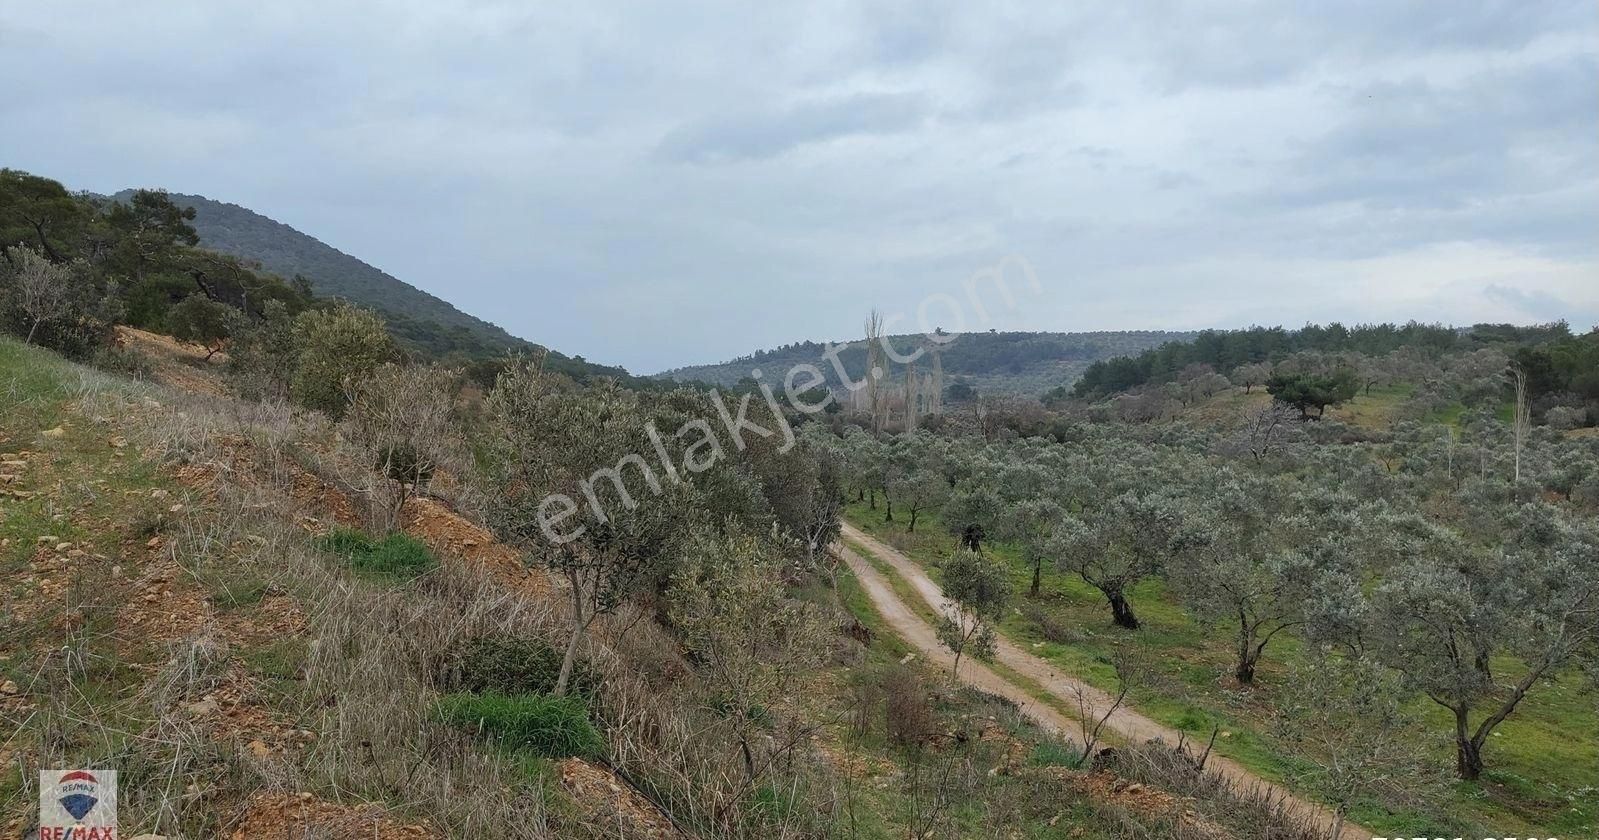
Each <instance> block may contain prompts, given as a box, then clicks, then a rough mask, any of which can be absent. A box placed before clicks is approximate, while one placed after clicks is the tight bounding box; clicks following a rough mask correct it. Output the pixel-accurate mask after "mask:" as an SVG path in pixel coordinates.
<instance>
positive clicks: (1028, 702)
mask: <svg viewBox="0 0 1599 840" xmlns="http://www.w3.org/2000/svg"><path fill="white" fill-rule="evenodd" d="M843 535H844V537H845V538H847V539H850V540H853V541H855V542H857V543H860V544H861V545H863V546H865V547H866V548H867V550H869V551H871V552H872V554H873V555H874V556H875V557H877V559H879V560H881V561H883V562H884V563H886V564H888V566H889V567H890V568H892V569H893V570H894V572H895V573H896V574H898V575H899V576H900V577H902V578H904V579H905V580H906V581H908V582H909V583H910V584H911V586H912V587H913V588H914V589H915V590H916V592H917V594H919V595H920V596H921V597H922V599H923V600H924V601H926V602H927V603H928V604H930V605H931V606H932V607H933V608H934V609H935V610H942V609H943V608H944V605H945V603H947V602H946V601H945V599H944V593H943V591H942V590H941V589H939V587H938V584H936V583H934V582H933V580H932V579H931V578H929V577H928V576H927V574H926V573H925V572H923V571H922V568H921V566H919V565H917V564H916V562H915V561H913V560H911V559H910V558H909V557H906V556H905V555H904V554H902V553H900V552H899V551H898V550H897V549H895V548H894V547H893V546H890V545H887V544H886V543H883V542H881V541H879V540H877V539H875V538H874V537H871V536H869V535H868V534H866V533H865V532H863V531H861V530H860V529H858V528H856V527H854V526H852V525H850V524H848V523H845V524H844V534H843ZM839 551H840V553H841V554H842V555H843V557H844V560H845V562H847V563H848V564H849V567H850V570H851V571H853V572H854V573H855V576H856V578H857V579H859V580H860V582H861V587H862V588H863V589H864V590H865V591H866V594H867V595H868V596H869V597H870V598H871V599H872V604H873V605H874V606H875V607H877V610H878V612H880V613H882V615H883V618H884V620H886V621H887V622H888V623H889V624H890V625H891V626H892V627H893V628H894V631H895V632H896V633H898V634H900V636H902V637H903V638H904V639H905V641H906V643H907V644H910V645H912V646H913V647H915V648H917V649H918V650H919V651H920V653H921V655H922V656H924V657H925V658H927V659H929V660H931V661H933V662H935V663H938V664H940V665H943V666H944V667H946V668H947V667H949V665H950V663H951V661H952V660H953V657H952V655H951V654H950V653H949V651H948V650H945V649H944V647H943V646H942V645H940V644H939V643H938V637H937V634H935V633H934V631H933V628H932V627H931V626H930V625H928V623H927V622H926V621H924V620H923V619H922V617H921V616H920V615H918V614H917V613H916V611H915V610H914V609H912V607H911V605H908V604H906V603H905V602H904V601H903V600H901V599H900V597H899V595H898V594H897V593H895V591H894V589H893V587H892V586H891V585H890V584H889V582H888V581H887V580H886V579H885V578H884V577H883V575H882V574H881V573H879V572H878V571H877V569H876V568H875V567H874V566H873V565H872V564H871V563H870V562H868V561H867V560H866V559H865V558H863V557H861V556H860V554H858V553H857V552H855V551H852V550H851V549H850V548H849V546H848V545H847V544H845V543H842V542H841V543H840V544H839ZM995 659H996V661H998V662H999V663H1000V664H1002V665H1004V666H1005V667H1006V668H1009V669H1010V670H1012V671H1014V672H1015V673H1017V674H1020V675H1021V676H1023V677H1025V678H1027V679H1029V680H1031V681H1033V682H1034V683H1036V684H1037V685H1038V686H1040V687H1042V688H1043V689H1044V690H1045V691H1047V692H1049V694H1050V695H1052V696H1053V698H1054V699H1055V700H1058V701H1059V702H1060V703H1061V704H1063V705H1064V706H1065V707H1066V708H1069V709H1076V708H1077V703H1078V693H1079V692H1081V693H1082V697H1083V698H1084V700H1085V702H1086V703H1087V708H1088V710H1089V714H1090V715H1091V716H1092V717H1093V719H1095V720H1098V719H1099V717H1100V716H1101V715H1103V714H1104V713H1105V711H1106V710H1107V709H1110V708H1111V706H1112V705H1113V704H1114V702H1115V701H1114V698H1112V697H1111V696H1110V695H1109V694H1107V693H1105V692H1104V691H1101V690H1100V689H1097V688H1095V687H1093V686H1091V685H1089V684H1087V683H1085V682H1083V681H1081V680H1078V679H1076V678H1073V677H1070V676H1068V675H1066V674H1062V673H1061V672H1060V671H1059V670H1058V669H1057V668H1055V666H1053V665H1051V664H1050V663H1049V662H1047V661H1045V660H1043V659H1041V658H1039V657H1037V656H1034V655H1033V654H1031V653H1028V652H1027V651H1024V650H1022V649H1021V648H1019V647H1017V646H1016V645H1015V644H1013V643H1011V642H1010V641H1009V640H1008V639H1006V638H1005V637H1004V636H1001V637H1000V638H999V647H998V652H997V655H996V657H995ZM968 663H970V664H968ZM961 679H962V681H964V682H967V683H970V684H972V685H974V686H977V687H978V688H981V689H983V690H984V691H988V692H991V693H993V694H998V695H1001V696H1003V697H1008V698H1010V699H1011V700H1013V701H1015V702H1016V703H1018V704H1021V706H1022V707H1023V708H1024V709H1025V710H1026V711H1027V713H1028V714H1029V715H1031V716H1032V717H1033V718H1034V719H1035V720H1037V721H1038V722H1040V723H1042V724H1044V725H1046V726H1051V727H1054V728H1055V729H1057V730H1059V731H1060V733H1061V734H1062V735H1064V736H1066V737H1068V738H1070V739H1071V740H1073V741H1075V742H1077V743H1078V745H1079V746H1080V745H1081V744H1082V739H1081V738H1080V737H1078V735H1077V733H1078V732H1079V726H1078V723H1077V721H1076V720H1072V719H1068V718H1067V717H1066V716H1065V715H1062V714H1061V713H1060V712H1059V711H1056V710H1055V709H1054V708H1053V707H1051V706H1045V705H1043V704H1041V703H1039V702H1038V700H1037V699H1036V698H1035V697H1034V696H1033V695H1032V694H1031V693H1030V692H1029V691H1028V690H1026V689H1024V688H1023V687H1021V686H1019V685H1017V684H1015V683H1013V682H1011V681H1010V680H1007V679H1005V678H1004V677H1001V676H1000V675H999V674H997V673H995V672H994V671H992V670H990V669H988V668H985V667H983V665H982V664H981V663H978V662H971V661H970V660H966V661H965V662H962V663H961ZM1105 728H1106V729H1109V730H1111V731H1113V732H1115V733H1117V734H1118V735H1119V736H1120V737H1122V738H1124V739H1126V740H1128V741H1131V742H1134V743H1143V742H1145V741H1148V740H1151V739H1155V738H1158V739H1160V740H1162V741H1165V742H1167V743H1169V744H1176V743H1177V739H1178V736H1179V733H1178V731H1177V730H1175V729H1171V728H1169V727H1167V726H1164V725H1162V724H1159V723H1156V722H1155V721H1153V720H1150V719H1149V718H1147V717H1144V716H1143V715H1141V714H1138V713H1137V712H1135V711H1132V710H1130V709H1127V708H1120V709H1117V710H1116V711H1115V712H1114V713H1113V714H1112V715H1111V716H1110V719H1109V721H1107V722H1106V724H1105ZM1206 766H1207V767H1213V768H1215V769H1216V770H1217V771H1218V772H1220V773H1221V774H1222V775H1224V776H1226V777H1227V778H1228V779H1231V780H1232V782H1233V784H1235V785H1237V786H1239V787H1240V788H1241V789H1249V788H1263V789H1267V790H1270V791H1271V792H1272V793H1273V794H1275V795H1277V796H1279V797H1281V798H1282V800H1283V801H1284V802H1287V803H1290V805H1291V807H1293V808H1296V809H1298V810H1299V811H1300V812H1301V813H1302V814H1304V815H1305V816H1307V817H1310V818H1313V819H1315V820H1317V821H1318V822H1320V823H1321V824H1323V825H1327V826H1331V824H1332V812H1331V811H1329V810H1328V809H1327V808H1325V807H1323V806H1321V805H1318V804H1316V803H1313V802H1309V801H1306V800H1304V799H1301V798H1299V797H1297V796H1295V795H1294V794H1292V793H1290V792H1288V790H1286V789H1285V788H1283V787H1282V786H1280V785H1277V784H1275V783H1273V782H1269V781H1267V780H1265V779H1262V778H1261V777H1259V776H1257V775H1255V774H1254V773H1252V772H1251V771H1249V770H1247V769H1245V768H1244V767H1243V766H1242V765H1240V764H1238V763H1237V762H1235V761H1232V760H1230V759H1227V758H1223V757H1221V756H1217V755H1214V754H1213V755H1212V756H1211V757H1210V760H1209V762H1208V764H1207V765H1206ZM1373 836H1374V835H1373V834H1372V833H1371V832H1370V831H1368V830H1367V829H1365V828H1362V827H1361V826H1358V825H1353V824H1351V823H1348V822H1346V823H1344V825H1343V831H1342V832H1341V833H1340V840H1371V838H1372V837H1373Z"/></svg>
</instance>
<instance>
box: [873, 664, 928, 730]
mask: <svg viewBox="0 0 1599 840" xmlns="http://www.w3.org/2000/svg"><path fill="white" fill-rule="evenodd" d="M883 708H884V712H885V719H886V723H887V729H888V739H889V740H890V741H892V742H894V743H895V744H898V745H900V746H902V747H915V746H921V745H922V744H923V743H924V742H926V741H927V739H928V738H930V737H931V736H932V734H933V704H932V702H931V701H930V700H929V699H928V696H927V686H926V685H924V684H923V683H922V678H921V676H920V675H918V674H917V673H916V672H915V671H912V670H911V669H909V668H905V667H899V668H894V669H892V670H890V671H889V672H888V673H887V674H885V675H884V676H883Z"/></svg>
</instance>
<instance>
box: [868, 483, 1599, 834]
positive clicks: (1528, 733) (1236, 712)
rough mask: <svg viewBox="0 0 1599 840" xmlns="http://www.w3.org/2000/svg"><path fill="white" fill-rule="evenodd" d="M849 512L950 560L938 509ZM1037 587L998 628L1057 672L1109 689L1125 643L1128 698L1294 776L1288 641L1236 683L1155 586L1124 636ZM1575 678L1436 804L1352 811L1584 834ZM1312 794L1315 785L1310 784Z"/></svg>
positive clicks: (1253, 761)
mask: <svg viewBox="0 0 1599 840" xmlns="http://www.w3.org/2000/svg"><path fill="white" fill-rule="evenodd" d="M847 518H848V519H849V521H850V522H852V523H854V524H855V525H856V526H857V527H860V528H861V529H862V530H864V531H866V532H868V533H870V534H872V535H873V536H876V537H877V538H879V539H881V540H883V541H885V542H888V543H890V544H891V545H894V546H896V547H897V548H899V549H900V550H902V551H904V552H905V553H906V554H908V555H910V556H911V557H912V558H913V559H916V560H917V561H918V562H920V563H922V564H923V565H924V566H925V567H927V568H928V570H929V572H930V574H931V575H932V576H933V577H934V579H935V580H936V579H937V577H938V570H937V568H936V565H935V562H934V561H936V560H937V558H940V557H943V556H947V555H948V553H949V552H950V551H952V550H953V549H954V547H955V541H954V538H953V537H952V536H950V535H949V534H948V533H947V532H946V531H945V530H944V529H943V527H942V524H941V523H940V522H939V521H938V519H937V517H936V516H931V517H924V518H923V519H922V520H921V521H920V522H918V525H917V530H916V533H914V534H910V533H906V532H905V530H904V527H905V526H904V523H903V522H894V523H885V522H883V521H882V511H881V510H880V509H879V510H871V509H869V508H868V507H867V506H866V505H864V504H860V503H857V504H853V505H851V506H850V508H849V509H848V511H847ZM989 550H991V551H992V552H993V553H994V554H995V555H996V556H998V557H1000V558H1003V559H1005V560H1007V561H1009V562H1010V563H1011V565H1012V568H1013V571H1014V581H1015V586H1016V589H1017V591H1018V592H1023V593H1025V592H1026V589H1027V584H1028V582H1029V575H1030V571H1029V570H1028V569H1027V568H1026V567H1025V565H1024V564H1023V563H1022V562H1021V559H1020V556H1019V554H1018V553H1017V552H1016V551H1015V549H1014V548H1013V547H1011V546H1006V545H991V546H990V547H989ZM1043 589H1044V594H1043V596H1042V597H1040V598H1039V599H1038V600H1036V601H1031V600H1029V599H1026V598H1025V596H1023V599H1022V601H1021V603H1020V605H1019V606H1020V607H1025V608H1027V609H1026V610H1025V611H1024V610H1023V609H1020V608H1019V609H1016V610H1013V611H1012V612H1011V614H1010V615H1009V616H1008V617H1007V618H1006V619H1005V621H1004V622H1003V623H1002V627H1001V629H1002V631H1003V632H1004V633H1005V634H1006V635H1007V636H1008V637H1010V638H1011V639H1012V640H1013V641H1016V642H1017V643H1019V644H1021V645H1022V646H1023V647H1028V648H1031V649H1032V650H1033V652H1034V653H1036V654H1037V655H1039V656H1041V657H1044V658H1046V659H1048V660H1050V661H1051V662H1053V663H1055V664H1057V665H1059V667H1060V668H1061V669H1062V670H1063V671H1065V672H1067V673H1071V674H1074V675H1077V676H1079V677H1081V678H1084V679H1086V680H1088V681H1089V682H1091V683H1093V684H1095V685H1097V686H1099V687H1101V688H1106V689H1111V688H1114V686H1115V679H1116V678H1115V672H1114V669H1113V667H1112V665H1111V663H1112V661H1113V659H1114V657H1115V656H1116V654H1117V653H1118V652H1119V651H1122V650H1125V649H1133V650H1135V651H1136V652H1137V655H1138V656H1139V658H1140V659H1142V660H1143V661H1144V662H1145V663H1146V664H1147V666H1148V667H1149V670H1150V671H1151V673H1152V675H1153V676H1152V677H1151V678H1150V679H1149V681H1148V684H1147V685H1144V686H1141V687H1140V688H1139V689H1137V690H1136V691H1135V692H1134V694H1133V703H1134V705H1135V706H1136V707H1137V708H1138V709H1139V710H1140V711H1142V712H1143V713H1145V714H1146V715H1148V716H1149V717H1151V718H1153V719H1155V720H1158V721H1160V722H1161V723H1164V724H1166V725H1168V726H1172V727H1175V728H1179V729H1182V730H1184V731H1187V732H1190V733H1192V734H1193V735H1194V736H1195V737H1197V738H1201V739H1204V738H1208V737H1209V735H1210V733H1211V731H1212V728H1213V727H1214V728H1217V729H1219V730H1220V735H1219V736H1218V740H1217V750H1218V751H1220V752H1221V753H1222V754H1224V755H1227V756H1228V757H1230V758H1233V759H1235V760H1237V761H1239V762H1240V763H1243V764H1245V765H1247V766H1249V767H1250V768H1252V769H1254V770H1255V771H1256V772H1258V773H1260V774H1261V775H1263V776H1265V777H1267V778H1272V779H1276V780H1280V781H1285V782H1289V783H1292V782H1293V780H1294V778H1295V777H1296V776H1297V775H1298V774H1299V771H1301V770H1302V769H1303V768H1304V764H1303V763H1302V761H1301V760H1299V759H1296V758H1295V756H1294V755H1292V754H1291V753H1289V752H1287V751H1285V750H1284V749H1283V748H1282V746H1281V745H1280V744H1279V743H1278V742H1276V741H1275V740H1274V739H1273V738H1271V737H1270V735H1269V732H1270V723H1269V718H1270V715H1271V711H1272V707H1273V697H1274V695H1275V693H1276V690H1277V687H1278V686H1280V685H1281V684H1282V681H1283V679H1284V677H1285V675H1286V674H1287V672H1288V666H1289V665H1290V664H1291V663H1294V662H1296V661H1298V660H1300V659H1302V658H1303V656H1304V652H1303V650H1302V648H1301V646H1300V645H1299V643H1298V640H1297V639H1294V638H1292V637H1286V638H1283V637H1280V638H1279V639H1278V640H1274V641H1273V642H1272V645H1271V647H1270V648H1268V649H1267V653H1266V659H1265V661H1263V662H1262V663H1261V669H1260V673H1259V675H1258V677H1257V680H1258V684H1257V685H1256V686H1255V687H1254V688H1249V689H1243V688H1240V687H1238V686H1237V685H1236V684H1234V683H1233V681H1232V680H1231V677H1230V674H1231V663H1232V650H1231V639H1232V635H1231V633H1232V631H1231V629H1230V628H1228V627H1225V626H1215V627H1211V626H1206V625H1203V624H1200V623H1198V622H1195V621H1194V620H1193V619H1192V618H1190V617H1189V615H1188V614H1187V612H1186V611H1185V610H1183V608H1182V607H1181V606H1180V605H1179V604H1178V602H1177V600H1176V598H1175V597H1174V596H1173V595H1172V594H1171V593H1169V592H1167V591H1166V589H1165V586H1164V583H1163V582H1162V581H1158V580H1149V581H1145V582H1143V583H1141V584H1140V585H1139V586H1138V587H1136V588H1135V589H1134V590H1133V591H1132V593H1131V600H1132V602H1133V604H1134V606H1135V608H1136V609H1137V611H1138V615H1139V618H1140V619H1141V620H1142V621H1143V622H1144V627H1143V628H1142V629H1140V630H1138V631H1134V632H1128V631H1125V630H1121V629H1119V628H1116V627H1114V626H1113V625H1112V624H1111V623H1110V611H1109V609H1108V607H1107V606H1106V605H1105V602H1104V599H1103V598H1102V597H1101V596H1100V595H1099V593H1098V592H1097V591H1095V590H1093V589H1091V588H1090V587H1088V586H1087V585H1086V584H1084V583H1083V582H1082V581H1081V580H1080V579H1078V578H1076V577H1075V576H1068V575H1065V574H1061V573H1059V572H1056V571H1055V570H1052V569H1046V570H1045V573H1044V587H1043ZM1034 610H1037V611H1041V612H1042V614H1043V615H1046V616H1048V618H1049V619H1050V620H1051V621H1052V622H1054V623H1055V624H1057V625H1059V626H1060V627H1063V628H1065V629H1066V632H1067V633H1068V634H1069V641H1066V642H1050V641H1046V640H1045V639H1044V638H1043V636H1042V634H1041V632H1040V626H1039V624H1038V623H1037V622H1035V621H1034V620H1032V619H1031V618H1030V617H1029V615H1028V613H1030V612H1033V611H1034ZM1582 689H1583V683H1582V682H1581V679H1580V677H1579V676H1578V675H1575V674H1573V675H1571V679H1569V680H1563V681H1561V682H1558V683H1553V684H1546V685H1541V686H1539V687H1538V688H1537V689H1535V691H1534V692H1533V694H1531V695H1530V696H1529V697H1528V699H1527V700H1526V701H1524V702H1523V703H1522V705H1521V707H1520V708H1519V709H1518V710H1517V712H1516V713H1515V714H1514V715H1513V716H1512V717H1511V718H1510V719H1509V720H1507V721H1506V722H1505V723H1504V724H1503V725H1502V726H1501V727H1500V729H1499V732H1500V734H1498V735H1496V736H1495V737H1494V738H1493V742H1492V743H1491V744H1490V745H1489V747H1488V753H1487V761H1488V770H1487V772H1486V773H1485V774H1484V778H1483V780H1482V781H1481V782H1480V783H1478V784H1470V783H1464V782H1454V783H1448V784H1446V785H1445V786H1444V788H1443V790H1442V793H1441V795H1440V797H1438V801H1437V803H1436V805H1435V806H1433V807H1430V808H1423V809H1421V810H1420V811H1415V810H1410V809H1407V808H1404V807H1396V806H1392V805H1391V804H1390V805H1384V804H1382V803H1368V804H1367V805H1365V806H1364V807H1361V808H1359V809H1357V810H1356V811H1355V812H1353V813H1352V814H1351V816H1352V818H1354V819H1356V820H1357V821H1360V822H1362V823H1364V824H1367V825H1368V826H1371V827H1373V828H1382V829H1384V830H1391V831H1404V832H1407V833H1413V832H1422V831H1429V832H1431V831H1438V830H1444V829H1447V830H1450V831H1454V832H1466V833H1481V832H1488V834H1482V835H1481V836H1489V834H1499V835H1508V834H1517V833H1520V834H1526V833H1528V832H1533V831H1537V832H1546V833H1555V834H1559V835H1562V836H1592V835H1593V833H1594V829H1595V825H1596V819H1599V805H1596V800H1599V794H1596V791H1599V735H1596V733H1599V714H1596V713H1595V698H1594V696H1593V695H1592V694H1591V693H1585V692H1584V691H1583V690H1582ZM1414 708H1415V710H1416V711H1417V712H1418V713H1419V714H1421V715H1423V716H1424V717H1425V719H1426V721H1427V723H1428V728H1427V731H1423V732H1417V733H1416V735H1415V746H1416V749H1417V750H1422V751H1425V752H1427V753H1428V754H1429V755H1431V756H1433V757H1434V759H1435V761H1436V763H1437V766H1438V767H1439V768H1440V769H1442V770H1447V769H1448V768H1449V767H1450V766H1451V765H1452V760H1453V759H1452V752H1451V749H1452V748H1451V746H1450V744H1449V743H1448V742H1447V740H1446V739H1445V738H1444V736H1445V735H1447V733H1448V732H1449V731H1450V729H1449V727H1450V725H1451V724H1450V721H1451V720H1452V718H1449V717H1448V715H1447V713H1446V712H1445V711H1444V710H1443V709H1441V708H1438V707H1436V706H1434V705H1433V704H1432V703H1430V702H1429V701H1426V700H1424V699H1418V700H1417V701H1416V702H1415V705H1414ZM1312 793H1314V792H1313V791H1312Z"/></svg>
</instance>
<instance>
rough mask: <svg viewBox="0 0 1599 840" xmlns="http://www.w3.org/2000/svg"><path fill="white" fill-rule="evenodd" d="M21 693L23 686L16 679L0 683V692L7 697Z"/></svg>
mask: <svg viewBox="0 0 1599 840" xmlns="http://www.w3.org/2000/svg"><path fill="white" fill-rule="evenodd" d="M21 693H22V687H21V686H18V685H17V683H16V680H6V681H5V682H3V683H0V694H4V695H5V696H7V697H15V696H17V695H18V694H21Z"/></svg>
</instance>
